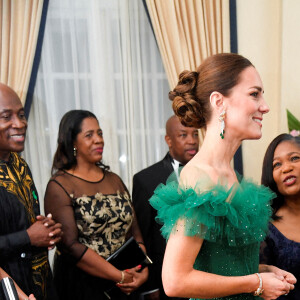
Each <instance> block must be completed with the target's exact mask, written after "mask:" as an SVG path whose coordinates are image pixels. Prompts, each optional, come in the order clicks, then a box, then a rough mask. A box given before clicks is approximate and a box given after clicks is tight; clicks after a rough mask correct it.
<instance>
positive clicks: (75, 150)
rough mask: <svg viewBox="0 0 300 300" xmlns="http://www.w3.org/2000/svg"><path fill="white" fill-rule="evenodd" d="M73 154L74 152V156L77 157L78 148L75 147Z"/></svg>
mask: <svg viewBox="0 0 300 300" xmlns="http://www.w3.org/2000/svg"><path fill="white" fill-rule="evenodd" d="M73 154H74V157H76V155H77V149H76V148H75V147H74V148H73Z"/></svg>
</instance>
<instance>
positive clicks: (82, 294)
mask: <svg viewBox="0 0 300 300" xmlns="http://www.w3.org/2000/svg"><path fill="white" fill-rule="evenodd" d="M103 147H104V140H103V136H102V130H101V128H100V127H99V123H98V120H97V119H96V117H95V115H94V114H92V113H91V112H89V111H84V110H73V111H69V112H68V113H66V114H65V115H64V117H63V118H62V120H61V122H60V126H59V134H58V146H57V150H56V153H55V156H54V161H53V166H52V174H53V176H52V178H51V179H50V181H49V183H48V186H47V190H46V194H45V211H46V212H47V213H50V212H51V213H52V215H53V218H54V219H55V220H56V221H57V222H60V223H61V224H62V230H63V232H64V235H63V238H62V242H61V243H60V244H58V245H57V251H56V254H55V258H54V280H55V284H56V287H57V291H58V294H59V297H60V299H63V300H67V299H72V300H74V299H80V300H85V299H86V300H91V299H107V296H106V295H105V293H104V290H106V288H107V283H108V281H107V280H110V281H114V282H115V283H116V288H114V289H113V290H112V291H111V292H110V293H109V296H110V297H111V299H118V300H121V299H134V298H135V296H134V293H133V294H131V293H132V292H134V291H135V290H136V289H137V288H138V287H139V286H140V285H141V284H143V283H144V282H145V281H146V280H147V277H148V270H147V269H143V270H142V271H141V270H140V268H141V267H140V266H136V267H135V268H133V269H130V270H118V269H116V268H115V267H114V266H113V265H111V264H110V263H108V262H107V261H106V259H107V258H108V257H109V256H110V255H111V254H112V253H114V252H115V251H116V250H117V249H119V248H120V247H121V246H122V245H123V244H124V242H125V240H126V238H127V237H128V236H130V235H133V236H134V237H135V239H136V240H137V241H139V242H142V236H141V234H140V231H139V228H138V225H137V222H136V218H135V216H134V210H133V207H132V203H131V199H130V195H129V193H128V190H127V188H126V187H125V185H124V183H123V182H122V180H121V179H120V177H119V176H118V175H116V174H114V173H113V172H111V171H109V168H108V167H107V166H105V165H103V164H102V163H101V160H102V153H103ZM142 247H143V245H142ZM144 250H145V249H144Z"/></svg>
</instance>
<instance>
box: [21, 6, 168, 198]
mask: <svg viewBox="0 0 300 300" xmlns="http://www.w3.org/2000/svg"><path fill="white" fill-rule="evenodd" d="M168 91H169V87H168V83H167V79H166V75H165V72H164V70H163V66H162V62H161V58H160V54H159V51H158V48H157V45H156V42H155V39H154V36H153V33H152V30H151V26H150V24H149V22H148V19H147V16H146V13H145V10H144V7H143V3H142V1H141V0H109V1H107V0H64V1H61V0H51V1H50V2H49V11H48V16H47V23H46V30H45V37H44V44H43V50H42V57H41V63H40V67H39V72H38V77H37V84H36V88H35V95H34V100H33V105H32V108H31V112H30V116H29V128H28V134H27V141H26V146H25V151H24V157H25V159H26V160H27V162H28V163H29V165H30V167H31V170H32V173H33V176H34V179H35V182H36V185H37V188H38V190H39V194H40V197H41V199H42V198H43V194H44V191H45V187H46V184H47V182H48V180H49V177H50V170H51V164H52V158H53V155H54V152H55V149H56V140H57V132H58V125H59V121H60V119H61V117H62V116H63V114H64V113H66V112H67V111H69V110H71V109H86V110H91V111H92V112H94V113H95V114H96V116H97V117H98V118H99V121H100V126H101V128H102V129H103V131H104V139H105V148H104V160H103V161H104V163H106V164H108V165H110V167H111V170H112V171H114V172H115V173H117V174H119V175H120V176H121V178H122V179H123V181H124V182H125V184H126V185H127V186H128V188H129V189H130V190H131V181H132V176H133V174H134V173H136V172H137V171H139V170H141V169H143V168H145V167H146V166H149V165H150V164H153V163H154V162H156V161H158V160H160V159H161V158H162V157H163V156H164V155H165V153H166V151H167V146H166V144H165V142H164V135H165V129H164V127H165V121H166V120H167V118H168V117H169V116H170V115H171V114H172V111H171V102H170V101H169V100H168ZM41 202H42V201H41Z"/></svg>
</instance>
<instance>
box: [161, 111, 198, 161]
mask: <svg viewBox="0 0 300 300" xmlns="http://www.w3.org/2000/svg"><path fill="white" fill-rule="evenodd" d="M165 140H166V143H167V144H168V146H169V152H170V155H171V156H172V157H173V158H174V159H176V160H178V161H179V162H180V163H182V164H186V163H187V162H188V161H189V160H190V159H191V158H192V157H194V155H195V154H196V153H197V151H198V147H199V137H198V130H197V129H196V128H193V127H185V126H183V125H182V124H181V122H180V120H179V118H178V117H177V116H175V115H173V116H172V117H170V118H169V119H168V121H167V122H166V136H165Z"/></svg>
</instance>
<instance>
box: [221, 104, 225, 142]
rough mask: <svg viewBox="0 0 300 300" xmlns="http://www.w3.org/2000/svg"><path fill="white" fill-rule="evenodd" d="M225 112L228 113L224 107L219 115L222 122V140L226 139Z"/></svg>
mask: <svg viewBox="0 0 300 300" xmlns="http://www.w3.org/2000/svg"><path fill="white" fill-rule="evenodd" d="M225 114H226V111H225V109H224V108H223V111H222V112H221V113H220V116H219V121H220V122H221V133H220V136H221V139H222V140H223V139H224V133H225V121H224V119H225Z"/></svg>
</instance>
